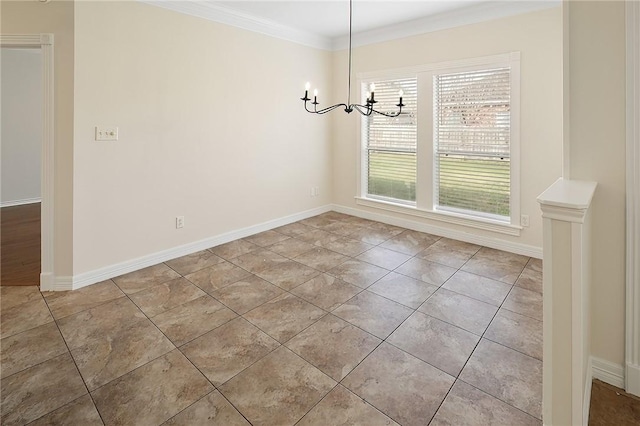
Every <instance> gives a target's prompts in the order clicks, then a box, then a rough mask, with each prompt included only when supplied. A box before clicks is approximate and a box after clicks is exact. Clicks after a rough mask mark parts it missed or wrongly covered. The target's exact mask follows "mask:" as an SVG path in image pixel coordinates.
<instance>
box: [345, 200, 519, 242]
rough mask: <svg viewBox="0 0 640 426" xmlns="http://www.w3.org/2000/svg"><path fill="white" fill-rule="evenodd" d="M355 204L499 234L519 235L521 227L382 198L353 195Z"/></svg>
mask: <svg viewBox="0 0 640 426" xmlns="http://www.w3.org/2000/svg"><path fill="white" fill-rule="evenodd" d="M355 199H356V204H358V205H361V206H365V207H371V208H375V209H380V210H385V211H389V212H394V213H402V214H406V215H409V216H415V217H421V218H424V219H430V220H437V221H440V222H446V223H452V224H454V225H461V226H467V227H469V228H475V229H482V230H484V231H491V232H497V233H500V234H506V235H514V236H519V235H520V230H521V229H522V228H521V227H519V226H516V225H510V224H507V223H500V222H498V221H492V220H490V219H482V218H477V219H476V218H473V219H472V218H471V217H470V216H467V215H460V214H456V213H453V212H447V211H436V210H425V209H421V208H418V207H413V206H405V205H401V204H397V203H392V202H388V201H383V200H375V199H372V198H364V197H355Z"/></svg>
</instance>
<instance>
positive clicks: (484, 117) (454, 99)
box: [434, 68, 511, 216]
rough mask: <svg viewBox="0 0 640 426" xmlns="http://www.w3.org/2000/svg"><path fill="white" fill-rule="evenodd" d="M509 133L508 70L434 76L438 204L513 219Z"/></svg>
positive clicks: (509, 80) (509, 99)
mask: <svg viewBox="0 0 640 426" xmlns="http://www.w3.org/2000/svg"><path fill="white" fill-rule="evenodd" d="M510 132H511V71H510V69H509V68H494V69H488V70H478V71H470V72H461V73H452V74H441V75H437V76H435V77H434V137H435V149H436V155H435V167H436V170H435V172H436V173H435V176H436V184H435V191H436V194H437V198H436V199H437V204H438V206H440V207H451V208H455V209H463V210H467V211H474V212H481V213H488V214H491V215H499V216H509V213H510V161H509V159H510Z"/></svg>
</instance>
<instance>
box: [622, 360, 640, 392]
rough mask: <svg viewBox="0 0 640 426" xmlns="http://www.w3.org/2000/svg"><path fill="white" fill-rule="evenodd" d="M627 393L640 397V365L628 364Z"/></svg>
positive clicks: (626, 376) (626, 372) (626, 374)
mask: <svg viewBox="0 0 640 426" xmlns="http://www.w3.org/2000/svg"><path fill="white" fill-rule="evenodd" d="M625 379H626V382H627V383H626V385H627V387H626V389H625V390H626V391H627V392H628V393H630V394H633V395H636V396H640V365H634V364H631V363H628V364H627V368H626V371H625Z"/></svg>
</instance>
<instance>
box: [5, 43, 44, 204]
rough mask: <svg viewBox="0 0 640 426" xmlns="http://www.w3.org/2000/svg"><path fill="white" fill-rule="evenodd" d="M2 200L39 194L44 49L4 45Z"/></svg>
mask: <svg viewBox="0 0 640 426" xmlns="http://www.w3.org/2000/svg"><path fill="white" fill-rule="evenodd" d="M0 50H1V53H0V62H1V65H2V73H1V74H0V75H1V76H2V79H1V80H2V81H1V82H0V84H1V87H2V88H1V89H0V98H2V100H1V103H2V119H1V120H0V122H1V124H0V129H1V132H2V136H1V139H2V153H1V154H0V158H1V159H2V168H1V169H2V175H1V176H0V182H1V183H2V188H1V190H0V193H1V194H0V195H1V198H0V200H1V201H2V203H10V202H15V201H20V200H28V199H34V198H40V169H41V164H40V159H41V157H42V95H43V93H42V51H41V50H40V49H14V48H5V47H3V48H2V49H0Z"/></svg>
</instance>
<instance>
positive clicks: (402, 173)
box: [363, 78, 418, 202]
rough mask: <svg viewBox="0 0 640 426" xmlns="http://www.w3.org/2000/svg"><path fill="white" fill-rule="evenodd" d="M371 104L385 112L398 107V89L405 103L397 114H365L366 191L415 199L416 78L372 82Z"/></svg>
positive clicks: (397, 197)
mask: <svg viewBox="0 0 640 426" xmlns="http://www.w3.org/2000/svg"><path fill="white" fill-rule="evenodd" d="M375 85H376V89H375V100H376V101H378V102H377V103H376V104H375V106H374V108H375V109H376V110H378V111H383V112H387V113H391V112H395V111H397V110H398V107H397V106H396V105H397V104H398V101H399V95H398V92H399V91H400V89H402V90H403V92H404V94H403V99H402V102H403V103H404V104H405V107H403V109H402V114H401V115H400V116H399V117H394V118H390V117H385V116H383V115H379V114H375V113H374V114H372V115H371V116H369V117H366V118H365V119H364V120H365V123H364V126H363V133H364V134H363V137H364V138H365V145H366V150H367V158H366V161H367V194H369V195H373V196H378V197H385V198H391V199H396V200H402V201H409V202H415V199H416V190H415V187H416V145H417V122H416V110H417V99H418V96H417V95H418V94H417V90H418V85H417V79H416V78H403V79H393V80H384V81H376V82H375Z"/></svg>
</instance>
